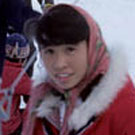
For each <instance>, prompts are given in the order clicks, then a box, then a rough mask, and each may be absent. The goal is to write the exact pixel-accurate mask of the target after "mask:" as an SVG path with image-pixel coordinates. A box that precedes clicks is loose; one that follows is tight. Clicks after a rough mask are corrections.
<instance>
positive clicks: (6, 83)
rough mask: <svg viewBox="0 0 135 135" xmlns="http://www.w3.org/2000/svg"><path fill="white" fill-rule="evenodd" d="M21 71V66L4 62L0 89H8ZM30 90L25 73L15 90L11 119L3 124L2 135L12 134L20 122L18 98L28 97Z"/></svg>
mask: <svg viewBox="0 0 135 135" xmlns="http://www.w3.org/2000/svg"><path fill="white" fill-rule="evenodd" d="M21 71H22V65H21V64H18V63H13V62H9V61H5V65H4V70H3V76H2V79H3V80H2V82H3V83H2V89H4V88H9V87H10V86H11V85H12V83H13V82H14V81H15V79H16V78H17V76H18V75H19V73H20V72H21ZM30 89H31V79H30V78H29V76H28V75H27V74H26V73H25V74H24V75H23V77H22V78H21V80H20V82H19V83H18V85H17V86H16V88H15V92H14V95H13V100H12V106H11V112H10V113H11V118H10V120H9V121H8V122H3V125H2V127H3V135H9V134H10V133H13V132H14V131H15V130H16V129H17V128H18V126H19V125H20V123H21V122H22V116H21V113H20V110H19V105H20V96H21V95H29V94H30Z"/></svg>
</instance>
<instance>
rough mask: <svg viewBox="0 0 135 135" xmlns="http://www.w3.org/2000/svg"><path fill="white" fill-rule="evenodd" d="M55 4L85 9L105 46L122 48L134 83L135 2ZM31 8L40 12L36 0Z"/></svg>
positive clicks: (69, 0)
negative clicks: (96, 24)
mask: <svg viewBox="0 0 135 135" xmlns="http://www.w3.org/2000/svg"><path fill="white" fill-rule="evenodd" d="M55 3H76V5H79V6H81V7H83V8H84V9H86V10H87V11H88V12H89V13H90V14H91V15H92V16H93V17H94V18H95V20H96V21H97V22H98V24H99V25H100V26H101V29H102V32H103V36H104V38H105V40H106V42H107V45H108V46H109V47H112V46H120V47H121V48H124V50H125V52H126V54H127V56H128V64H129V73H130V75H131V77H132V78H133V81H134V82H135V37H134V36H135V26H134V25H135V0H112V1H111V0H55ZM33 7H34V8H35V9H36V10H40V7H39V5H38V3H37V2H36V0H33ZM37 72H38V70H36V71H35V74H36V73H37Z"/></svg>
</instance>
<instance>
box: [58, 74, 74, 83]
mask: <svg viewBox="0 0 135 135" xmlns="http://www.w3.org/2000/svg"><path fill="white" fill-rule="evenodd" d="M71 75H73V74H68V73H61V74H56V78H57V80H59V81H60V82H65V81H68V80H69V78H70V77H71Z"/></svg>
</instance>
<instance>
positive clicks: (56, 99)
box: [22, 4, 135, 135]
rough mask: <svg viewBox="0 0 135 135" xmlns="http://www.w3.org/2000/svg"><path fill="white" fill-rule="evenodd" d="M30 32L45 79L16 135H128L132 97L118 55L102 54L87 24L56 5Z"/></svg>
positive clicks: (134, 111)
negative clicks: (39, 56)
mask: <svg viewBox="0 0 135 135" xmlns="http://www.w3.org/2000/svg"><path fill="white" fill-rule="evenodd" d="M27 25H29V24H27ZM34 26H35V31H34V33H31V35H33V37H34V38H35V39H36V41H37V43H38V45H39V49H40V55H41V58H42V61H43V63H44V67H45V68H46V70H47V77H46V78H45V79H44V80H42V81H41V82H40V83H39V82H38V83H39V84H38V85H37V86H36V87H35V88H34V89H33V90H32V94H31V99H30V103H29V114H28V117H27V121H26V123H25V127H24V130H23V133H22V135H134V134H135V130H134V129H135V91H134V87H133V84H132V81H131V80H130V77H129V76H128V74H127V68H126V66H127V65H126V62H125V58H124V54H123V53H121V52H119V51H117V50H114V51H113V50H112V52H109V51H108V50H107V46H106V44H105V42H104V40H103V37H102V35H101V32H100V29H99V27H98V25H97V24H96V22H95V21H94V20H93V18H92V17H91V16H90V15H89V14H88V13H87V12H86V11H84V10H83V9H81V8H80V7H76V6H72V5H68V4H58V5H56V6H53V7H51V8H50V9H49V10H48V11H47V12H46V13H44V14H43V15H42V16H41V17H40V18H39V19H37V21H36V22H35V25H34ZM118 53H119V54H118ZM41 76H44V74H42V73H41V74H40V75H39V77H37V79H36V81H39V80H40V78H41Z"/></svg>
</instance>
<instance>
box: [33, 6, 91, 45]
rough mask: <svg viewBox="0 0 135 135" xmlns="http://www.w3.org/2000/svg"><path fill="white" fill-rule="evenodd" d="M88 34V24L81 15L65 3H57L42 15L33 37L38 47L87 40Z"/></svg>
mask: <svg viewBox="0 0 135 135" xmlns="http://www.w3.org/2000/svg"><path fill="white" fill-rule="evenodd" d="M89 34H90V30H89V26H88V23H87V22H86V20H85V18H84V17H83V15H81V14H80V13H79V12H78V11H76V10H75V9H74V8H73V7H71V6H68V5H65V4H60V5H57V6H55V7H53V8H51V9H50V10H48V12H47V13H45V14H44V15H42V16H41V18H39V20H38V22H37V27H36V30H35V38H36V40H37V42H38V44H39V47H40V48H43V47H46V46H50V45H61V44H75V43H78V42H80V41H82V40H88V38H89Z"/></svg>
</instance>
